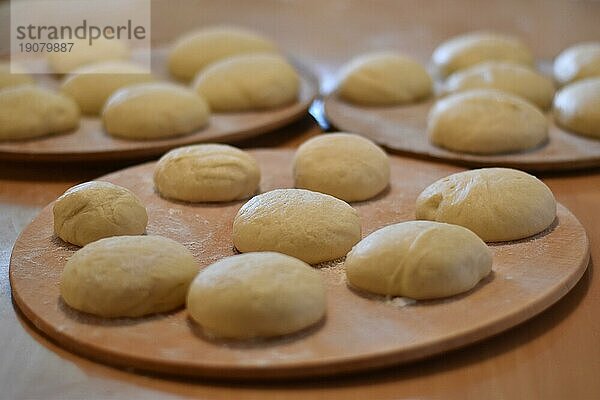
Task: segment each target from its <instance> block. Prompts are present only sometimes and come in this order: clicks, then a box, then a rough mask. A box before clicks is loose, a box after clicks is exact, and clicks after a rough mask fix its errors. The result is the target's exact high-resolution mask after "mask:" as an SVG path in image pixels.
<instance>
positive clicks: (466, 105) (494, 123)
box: [427, 89, 548, 154]
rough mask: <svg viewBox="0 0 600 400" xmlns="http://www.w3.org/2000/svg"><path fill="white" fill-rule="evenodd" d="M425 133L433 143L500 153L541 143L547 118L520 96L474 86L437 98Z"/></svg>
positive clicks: (482, 152)
mask: <svg viewBox="0 0 600 400" xmlns="http://www.w3.org/2000/svg"><path fill="white" fill-rule="evenodd" d="M427 133H428V135H429V140H430V141H431V142H432V143H433V144H435V145H436V146H440V147H444V148H446V149H449V150H453V151H459V152H464V153H476V154H500V153H509V152H517V151H522V150H527V149H531V148H534V147H537V146H539V145H540V144H542V143H543V142H544V141H546V140H547V138H548V120H547V118H546V116H545V115H544V114H543V113H542V112H541V111H540V110H539V109H538V108H537V107H535V106H534V105H533V104H531V103H529V102H528V101H525V100H523V99H521V98H520V97H517V96H513V95H511V94H509V93H506V92H501V91H498V90H491V89H476V90H470V91H467V92H462V93H457V94H453V95H450V96H448V97H446V98H443V99H441V100H438V101H437V102H436V103H435V105H434V106H433V107H432V109H431V111H430V112H429V116H428V118H427Z"/></svg>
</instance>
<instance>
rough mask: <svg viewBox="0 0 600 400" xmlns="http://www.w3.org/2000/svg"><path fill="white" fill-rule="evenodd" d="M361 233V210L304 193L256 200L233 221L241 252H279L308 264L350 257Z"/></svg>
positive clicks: (287, 192) (284, 193)
mask: <svg viewBox="0 0 600 400" xmlns="http://www.w3.org/2000/svg"><path fill="white" fill-rule="evenodd" d="M360 235H361V232H360V218H359V216H358V212H357V211H356V210H355V209H354V208H352V207H351V206H350V205H349V204H348V203H346V202H344V201H342V200H339V199H336V198H335V197H333V196H329V195H326V194H322V193H317V192H311V191H310V190H304V189H276V190H272V191H270V192H266V193H263V194H260V195H258V196H255V197H253V198H252V199H250V201H248V202H247V203H246V204H244V205H243V206H242V207H241V208H240V210H239V211H238V213H237V215H236V216H235V219H234V220H233V244H234V245H235V247H236V248H237V249H238V250H239V251H240V252H242V253H247V252H251V251H276V252H279V253H284V254H287V255H290V256H292V257H296V258H299V259H301V260H302V261H305V262H307V263H309V264H317V263H320V262H323V261H329V260H334V259H336V258H340V257H343V256H345V255H346V254H347V253H348V251H350V249H351V248H352V246H354V245H355V244H356V243H357V242H358V241H359V240H360Z"/></svg>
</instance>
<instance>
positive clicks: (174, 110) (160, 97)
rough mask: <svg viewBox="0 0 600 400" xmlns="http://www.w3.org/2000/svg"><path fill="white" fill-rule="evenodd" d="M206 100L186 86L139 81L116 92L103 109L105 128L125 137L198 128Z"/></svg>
mask: <svg viewBox="0 0 600 400" xmlns="http://www.w3.org/2000/svg"><path fill="white" fill-rule="evenodd" d="M209 116H210V110H209V108H208V104H207V103H206V100H204V99H203V98H202V97H200V96H199V95H198V94H197V93H196V92H194V91H193V90H190V89H188V88H186V87H184V86H179V85H173V84H171V83H163V82H151V83H139V84H136V85H131V86H127V87H124V88H122V89H119V90H117V91H116V92H114V93H113V94H112V95H111V96H110V97H109V98H108V100H107V101H106V104H105V105H104V108H103V110H102V122H103V124H104V129H105V130H106V132H108V133H109V134H110V135H112V136H117V137H122V138H125V139H162V138H168V137H173V136H180V135H185V134H188V133H192V132H195V131H197V130H199V129H201V128H202V127H204V126H205V125H206V124H208V119H209Z"/></svg>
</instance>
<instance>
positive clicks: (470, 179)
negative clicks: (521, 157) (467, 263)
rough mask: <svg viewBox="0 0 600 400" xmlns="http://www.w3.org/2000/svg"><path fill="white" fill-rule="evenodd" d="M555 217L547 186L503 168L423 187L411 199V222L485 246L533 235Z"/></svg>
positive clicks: (490, 169)
mask: <svg viewBox="0 0 600 400" xmlns="http://www.w3.org/2000/svg"><path fill="white" fill-rule="evenodd" d="M555 217H556V200H554V195H553V194H552V192H551V191H550V189H549V188H548V186H546V185H545V184H544V183H543V182H542V181H540V180H539V179H537V178H536V177H535V176H532V175H529V174H527V173H525V172H523V171H518V170H515V169H509V168H483V169H476V170H472V171H466V172H459V173H456V174H453V175H450V176H447V177H446V178H443V179H440V180H439V181H437V182H435V183H433V184H431V185H429V186H428V187H427V188H426V189H425V190H423V192H421V194H420V195H419V197H418V198H417V219H426V220H430V221H439V222H446V223H449V224H456V225H461V226H464V227H465V228H468V229H470V230H472V231H473V232H475V233H476V234H477V235H478V236H479V237H480V238H482V239H483V240H485V241H486V242H501V241H508V240H518V239H523V238H526V237H529V236H531V235H535V234H536V233H539V232H541V231H543V230H544V229H546V228H548V227H549V226H550V225H551V224H552V222H553V221H554V218H555Z"/></svg>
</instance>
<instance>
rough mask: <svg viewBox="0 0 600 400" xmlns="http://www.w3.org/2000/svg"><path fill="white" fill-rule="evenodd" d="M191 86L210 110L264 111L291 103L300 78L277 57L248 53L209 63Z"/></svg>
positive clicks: (298, 87) (285, 62) (297, 91)
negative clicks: (204, 100)
mask: <svg viewBox="0 0 600 400" xmlns="http://www.w3.org/2000/svg"><path fill="white" fill-rule="evenodd" d="M193 86H194V89H195V90H196V91H197V92H198V93H200V94H201V95H202V96H203V97H204V98H205V99H206V100H207V101H208V104H209V105H210V108H211V109H212V110H213V111H220V112H231V111H250V110H265V109H271V108H277V107H282V106H285V105H288V104H290V103H293V102H295V101H296V100H297V99H298V94H299V91H300V78H299V77H298V73H297V72H296V70H294V67H292V66H291V65H290V64H289V63H288V62H287V61H286V60H285V58H283V57H281V56H278V55H275V54H248V55H240V56H234V57H231V58H227V59H225V60H223V61H218V62H216V63H214V64H211V65H210V66H209V67H207V68H206V69H204V70H202V71H201V72H200V73H198V76H197V77H196V79H195V80H194V85H193Z"/></svg>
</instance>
